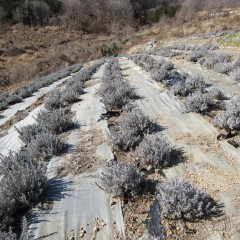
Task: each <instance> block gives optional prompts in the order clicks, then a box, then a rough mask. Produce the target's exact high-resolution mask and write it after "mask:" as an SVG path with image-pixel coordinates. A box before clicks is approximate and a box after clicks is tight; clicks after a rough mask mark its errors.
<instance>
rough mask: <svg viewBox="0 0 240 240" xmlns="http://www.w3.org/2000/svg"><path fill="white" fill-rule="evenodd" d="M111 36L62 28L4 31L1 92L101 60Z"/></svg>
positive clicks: (0, 46) (0, 44) (0, 53)
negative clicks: (91, 61)
mask: <svg viewBox="0 0 240 240" xmlns="http://www.w3.org/2000/svg"><path fill="white" fill-rule="evenodd" d="M109 40H110V37H109V36H101V35H94V34H84V33H83V32H80V31H76V30H71V29H64V28H60V27H53V26H52V27H42V28H40V27H33V28H29V27H23V26H19V25H16V26H13V27H8V28H7V27H5V28H3V29H1V39H0V93H1V92H6V91H11V90H13V89H15V88H17V87H19V86H21V85H23V84H24V83H26V82H28V81H30V80H33V79H34V78H36V77H38V76H43V75H47V74H50V73H53V72H54V71H56V70H58V69H60V68H64V67H67V66H68V65H70V64H74V63H79V62H80V63H85V62H88V61H90V60H93V59H97V58H99V57H100V51H99V48H100V46H101V45H102V44H103V43H105V42H106V41H109Z"/></svg>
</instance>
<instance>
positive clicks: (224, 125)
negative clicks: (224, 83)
mask: <svg viewBox="0 0 240 240" xmlns="http://www.w3.org/2000/svg"><path fill="white" fill-rule="evenodd" d="M212 122H213V125H214V126H215V127H219V128H221V129H225V130H226V131H228V132H231V131H233V130H237V131H238V130H240V97H236V98H234V99H233V100H232V101H231V102H230V103H229V104H228V105H227V109H226V111H224V112H222V113H220V114H219V115H218V116H216V117H215V118H214V119H213V121H212Z"/></svg>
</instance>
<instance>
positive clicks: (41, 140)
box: [26, 131, 66, 161]
mask: <svg viewBox="0 0 240 240" xmlns="http://www.w3.org/2000/svg"><path fill="white" fill-rule="evenodd" d="M65 148H66V144H65V143H64V142H62V141H61V140H60V139H59V138H58V136H57V135H56V134H53V133H52V132H50V131H46V132H41V133H38V134H37V135H36V136H35V137H34V138H33V139H31V141H30V142H29V143H28V144H27V146H26V151H27V152H28V154H29V155H30V156H31V157H32V158H33V159H36V160H43V161H45V160H49V159H50V158H51V157H52V156H54V155H59V154H60V153H62V152H63V151H64V149H65Z"/></svg>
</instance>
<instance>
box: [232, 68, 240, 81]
mask: <svg viewBox="0 0 240 240" xmlns="http://www.w3.org/2000/svg"><path fill="white" fill-rule="evenodd" d="M230 75H231V76H232V77H233V79H234V80H235V81H237V82H240V68H236V69H234V70H232V71H231V72H230Z"/></svg>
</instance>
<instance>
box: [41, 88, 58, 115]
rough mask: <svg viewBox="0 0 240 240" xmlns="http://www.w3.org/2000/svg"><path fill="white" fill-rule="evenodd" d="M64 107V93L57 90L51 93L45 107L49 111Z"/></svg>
mask: <svg viewBox="0 0 240 240" xmlns="http://www.w3.org/2000/svg"><path fill="white" fill-rule="evenodd" d="M62 106H63V98H62V92H61V91H58V90H55V91H53V92H51V94H50V95H49V97H48V98H47V100H46V102H45V104H44V107H45V108H46V109H47V110H48V111H53V110H55V109H58V108H60V107H62Z"/></svg>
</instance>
